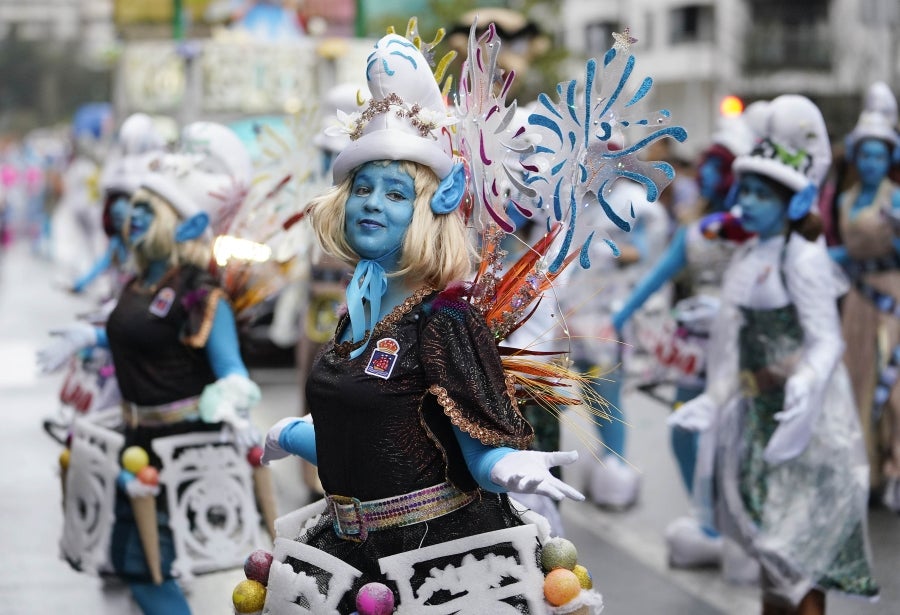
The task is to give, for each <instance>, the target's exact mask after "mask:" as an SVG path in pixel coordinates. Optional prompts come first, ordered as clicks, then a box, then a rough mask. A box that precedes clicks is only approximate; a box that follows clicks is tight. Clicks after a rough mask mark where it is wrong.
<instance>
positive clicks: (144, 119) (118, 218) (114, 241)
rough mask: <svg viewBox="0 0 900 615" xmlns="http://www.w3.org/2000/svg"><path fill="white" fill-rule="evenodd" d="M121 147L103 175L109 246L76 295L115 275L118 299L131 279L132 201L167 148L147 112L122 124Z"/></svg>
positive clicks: (75, 286) (81, 281)
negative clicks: (128, 264)
mask: <svg viewBox="0 0 900 615" xmlns="http://www.w3.org/2000/svg"><path fill="white" fill-rule="evenodd" d="M117 145H118V151H115V152H112V153H111V154H110V156H109V157H108V160H107V163H106V164H105V165H104V168H103V171H102V172H101V175H100V183H101V186H102V189H103V196H104V204H103V231H104V232H105V233H106V236H107V237H108V238H109V244H108V245H107V248H106V252H104V253H103V255H102V256H101V257H100V258H99V259H98V260H97V261H96V262H95V263H94V264H93V266H92V267H91V269H90V270H89V271H87V272H86V273H85V274H84V275H82V276H81V277H79V278H78V279H77V280H76V281H75V282H74V283H73V284H72V291H73V292H75V293H81V292H84V291H85V290H86V289H87V288H88V287H89V286H90V285H91V284H93V283H94V282H95V281H96V280H97V279H98V278H99V277H100V276H101V275H103V274H104V273H107V272H113V275H114V276H115V275H117V276H118V278H119V279H114V280H113V284H112V293H111V295H112V296H113V297H115V296H117V295H118V294H119V291H121V289H122V284H123V283H124V282H125V279H124V278H125V277H127V269H126V266H125V264H126V261H127V259H128V247H127V246H126V245H125V237H126V235H127V229H126V228H125V227H124V224H125V222H126V220H127V217H128V214H129V210H130V204H129V201H130V199H131V195H132V194H134V191H135V190H137V187H138V183H139V181H140V177H141V175H142V174H143V173H145V172H146V169H147V165H148V164H149V162H150V160H151V158H153V157H155V156H156V155H158V154H159V153H160V152H162V150H163V148H164V147H165V143H164V141H163V138H162V136H161V135H160V134H159V132H158V131H157V130H156V128H155V127H154V125H153V120H152V118H150V116H148V115H146V114H144V113H135V114H133V115H131V116H129V117H128V118H127V119H126V120H125V121H124V122H123V123H122V127H121V128H120V129H119V135H118V137H117Z"/></svg>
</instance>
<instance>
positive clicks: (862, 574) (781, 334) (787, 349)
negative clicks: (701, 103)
mask: <svg viewBox="0 0 900 615" xmlns="http://www.w3.org/2000/svg"><path fill="white" fill-rule="evenodd" d="M767 114H768V115H767V118H766V122H765V129H764V133H763V135H762V137H763V138H762V140H761V141H760V142H759V143H758V144H757V146H756V147H755V148H754V149H753V151H752V152H750V153H749V154H747V155H744V156H739V157H738V158H737V159H736V160H735V162H734V165H733V169H734V172H735V174H736V176H737V182H738V184H737V185H738V188H737V202H738V205H739V206H740V208H741V217H740V220H741V224H742V226H743V228H744V229H745V230H746V231H747V232H749V233H753V234H755V235H756V237H754V238H752V239H749V240H748V241H746V242H745V243H744V244H743V245H742V246H741V248H739V249H738V251H737V252H736V253H735V256H734V258H733V259H732V261H731V264H730V265H729V266H728V269H727V270H726V271H725V275H724V278H723V287H722V292H721V307H720V310H719V313H718V315H717V317H716V320H715V322H714V324H713V328H712V334H711V339H710V347H709V361H708V367H707V379H706V388H705V390H704V392H703V393H702V394H701V395H699V396H698V397H696V398H694V399H693V400H691V401H689V402H687V403H685V404H684V405H682V406H681V407H680V408H679V409H678V410H676V411H675V413H674V414H672V416H671V417H670V419H669V422H670V424H672V425H677V426H680V427H682V428H684V429H690V430H711V432H710V433H712V434H714V438H715V446H714V447H713V453H714V456H713V460H711V461H710V462H709V463H707V464H705V467H704V469H705V470H706V471H705V472H702V473H701V472H700V470H699V465H700V464H698V476H697V477H696V478H695V481H711V480H715V494H716V499H715V502H714V504H715V510H714V511H713V513H714V516H715V520H716V524H717V527H718V529H719V530H720V531H721V532H722V533H723V535H724V536H726V537H728V538H730V539H732V540H735V541H736V542H738V543H739V544H740V545H741V546H742V547H743V548H744V550H745V551H746V552H747V553H749V554H750V555H751V556H752V557H754V558H755V559H756V560H757V561H758V562H759V564H760V584H761V588H762V605H763V608H762V613H763V614H764V615H770V614H772V615H774V614H785V613H803V614H813V613H824V612H825V593H826V592H827V591H831V590H834V591H839V592H843V593H847V594H853V595H858V596H863V597H867V598H872V597H874V596H876V595H877V594H878V586H877V584H876V583H875V581H874V580H873V578H872V572H871V563H870V560H869V558H870V550H869V545H868V538H867V533H866V515H867V485H866V477H867V475H868V472H867V464H866V459H865V452H864V448H863V441H862V435H861V433H860V429H859V421H858V418H857V416H856V411H855V408H854V402H853V395H852V392H851V388H850V381H849V379H848V377H847V370H846V368H845V367H844V365H843V364H842V362H841V359H842V355H843V351H844V342H843V340H842V339H841V335H840V324H839V318H838V312H837V298H838V297H839V296H840V295H841V294H842V293H844V292H845V291H846V280H845V278H844V277H843V275H842V274H841V272H840V271H839V270H838V269H837V267H836V266H835V265H834V264H833V263H832V261H831V260H830V259H829V257H828V254H827V251H826V249H825V244H824V241H823V239H822V238H821V221H820V220H819V219H818V216H817V215H816V213H815V211H814V204H815V202H816V193H817V190H818V187H819V185H820V184H821V182H822V180H823V178H824V176H825V173H826V172H827V170H828V167H829V165H830V163H831V148H830V144H829V142H828V135H827V132H826V129H825V122H824V120H823V119H822V115H821V112H820V111H819V109H818V108H817V107H816V106H815V105H814V104H813V103H812V102H811V101H810V100H809V99H807V98H804V97H802V96H797V95H783V96H779V97H777V98H775V99H774V100H772V101H771V103H770V104H769V109H768V111H767ZM701 452H702V451H701ZM713 468H714V472H713Z"/></svg>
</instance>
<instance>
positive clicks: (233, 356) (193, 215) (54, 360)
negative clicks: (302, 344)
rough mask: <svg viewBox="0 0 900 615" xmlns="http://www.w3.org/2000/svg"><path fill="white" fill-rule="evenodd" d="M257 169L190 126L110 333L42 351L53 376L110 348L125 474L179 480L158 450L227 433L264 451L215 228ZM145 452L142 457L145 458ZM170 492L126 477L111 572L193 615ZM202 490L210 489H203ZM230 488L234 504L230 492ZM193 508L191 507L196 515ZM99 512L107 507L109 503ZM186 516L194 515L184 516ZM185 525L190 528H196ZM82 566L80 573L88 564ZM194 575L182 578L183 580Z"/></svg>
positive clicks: (169, 162)
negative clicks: (143, 510)
mask: <svg viewBox="0 0 900 615" xmlns="http://www.w3.org/2000/svg"><path fill="white" fill-rule="evenodd" d="M249 170H250V160H249V156H248V154H247V152H246V151H245V150H244V149H243V145H242V144H241V142H240V140H239V138H238V137H237V135H235V134H234V133H233V132H231V131H230V130H229V129H228V128H226V127H225V126H222V125H220V124H214V123H209V122H197V123H194V124H191V125H189V126H187V127H186V128H185V129H184V132H183V135H182V139H181V144H180V151H179V152H178V153H175V154H165V155H160V156H159V157H158V158H154V159H153V160H152V161H151V162H150V164H149V166H148V167H147V168H146V169H145V172H144V173H143V174H142V175H141V177H140V180H139V182H138V188H137V190H136V191H135V192H134V194H133V195H132V198H131V202H130V211H129V212H128V214H127V215H126V217H125V220H124V223H123V224H124V228H125V229H126V231H125V238H126V242H127V245H128V247H129V249H130V250H131V253H132V256H133V258H134V263H135V268H136V275H135V276H134V277H133V278H132V279H131V280H130V281H129V282H128V283H127V284H126V285H125V287H124V288H123V290H122V292H121V294H120V296H119V297H118V301H117V302H116V306H115V308H114V309H113V311H112V312H111V314H110V315H109V319H108V321H107V322H106V325H105V326H104V327H95V326H91V325H88V324H86V323H78V324H75V325H70V326H68V327H64V328H61V329H57V330H54V331H52V332H51V333H52V334H53V335H55V336H57V337H58V341H57V342H56V343H54V344H52V345H50V346H48V347H46V348H44V349H42V350H41V351H40V352H39V354H38V362H39V365H40V367H41V368H42V369H43V370H44V371H45V372H50V371H54V370H55V369H58V368H59V367H60V366H61V365H63V364H64V363H65V362H66V361H67V360H68V358H69V357H70V356H71V355H72V354H73V353H75V352H78V351H79V350H81V349H84V348H88V347H91V346H102V347H107V348H109V350H110V352H111V355H112V360H113V365H114V367H115V375H116V380H117V382H118V385H119V390H120V392H121V395H122V400H123V403H122V418H123V423H124V440H123V444H124V446H123V457H122V466H123V469H124V470H129V467H130V466H131V467H133V466H132V464H133V463H136V462H131V461H130V460H129V457H130V458H131V459H134V458H135V456H136V455H137V456H138V457H140V456H143V457H144V460H143V463H138V464H137V465H142V466H147V465H148V464H149V466H151V467H152V468H156V469H157V470H160V473H162V472H165V471H168V472H169V473H170V474H171V473H172V472H173V471H175V470H174V467H173V468H169V469H168V470H167V469H166V467H164V464H163V462H162V461H161V457H160V456H161V455H162V453H160V451H159V449H157V448H154V446H153V444H154V442H158V441H159V440H161V439H162V438H166V437H170V436H178V435H184V434H196V433H201V432H216V431H221V430H222V429H223V426H224V425H227V426H228V427H230V429H231V431H232V432H233V433H234V435H235V437H236V439H237V440H238V441H239V442H241V443H242V444H243V446H245V447H247V446H250V445H252V444H254V443H257V439H258V434H257V433H256V432H255V430H254V429H253V427H252V425H251V424H250V422H249V417H248V413H249V410H250V408H251V407H252V406H254V405H255V404H256V403H257V402H258V401H259V399H260V391H259V388H258V387H257V385H256V384H255V383H254V382H253V381H251V380H250V379H249V377H248V372H247V368H246V367H245V365H244V363H243V360H242V359H241V355H240V348H239V344H238V337H237V331H236V327H235V320H234V314H233V311H232V308H231V306H230V304H229V302H228V300H227V297H226V296H225V294H224V292H223V290H222V289H221V288H220V286H219V284H218V282H217V281H216V279H215V278H214V277H213V276H212V275H211V274H210V273H209V271H208V268H209V263H210V258H211V239H212V237H213V233H212V231H211V230H210V227H213V228H215V227H216V223H217V222H218V221H219V220H221V218H222V217H223V216H224V215H226V214H227V213H228V212H229V210H230V209H231V208H232V207H235V206H237V205H239V204H240V200H241V199H242V198H243V196H244V194H245V192H244V189H245V188H243V189H238V190H237V191H235V187H236V186H241V185H243V184H244V182H246V181H248V180H249ZM223 436H224V434H223ZM223 442H224V439H223ZM183 444H185V445H186V444H187V443H186V442H185V443H183ZM135 447H139V449H142V450H143V453H135V452H134V451H136V450H138V449H136V448H135ZM204 459H205V461H204V462H203V463H202V464H200V465H199V467H198V466H195V467H194V476H193V480H194V481H198V480H199V479H200V478H202V476H203V475H204V472H207V471H208V468H210V467H211V468H213V470H212V471H213V472H215V471H216V467H217V466H216V456H215V455H213V454H210V453H209V452H207V456H206V457H204ZM81 463H87V464H90V463H92V461H91V460H90V459H87V460H85V461H84V462H82V460H81V459H79V457H78V454H77V453H75V452H73V453H72V455H71V462H70V465H69V468H68V472H69V475H70V476H71V475H72V474H74V473H77V471H79V468H78V467H76V466H78V464H81ZM93 463H95V464H96V463H97V460H96V459H95V460H94V461H93ZM219 469H221V468H219ZM131 471H132V472H136V470H131ZM153 474H156V473H153ZM123 477H124V478H123ZM139 478H140V477H139ZM226 482H227V481H226ZM69 484H72V485H77V484H80V483H77V482H72V481H70V483H69ZM167 484H169V483H167ZM161 486H162V485H161V484H160V485H158V484H156V483H155V482H154V481H153V480H147V481H145V480H144V479H141V480H137V479H135V476H133V475H132V476H130V479H129V478H128V475H127V474H126V475H120V477H119V480H118V488H117V489H116V490H115V498H116V501H115V505H114V511H115V518H114V523H113V525H112V529H111V531H112V537H111V539H108V544H109V560H110V562H109V563H110V564H111V567H112V571H113V572H114V573H115V574H117V575H118V576H120V577H122V578H123V579H124V580H125V581H126V582H127V583H128V584H129V586H130V588H131V590H132V594H133V597H134V599H135V601H136V602H137V603H138V605H139V606H140V608H141V611H142V612H143V613H145V614H147V615H163V614H165V615H188V614H189V613H190V608H189V605H188V602H187V600H186V598H185V596H184V594H183V593H182V591H181V588H180V587H179V585H178V584H177V582H176V577H177V576H178V574H179V573H178V572H176V571H175V569H174V564H173V561H174V560H175V559H176V558H177V557H182V556H183V554H178V553H177V552H176V546H175V544H176V543H177V540H176V539H175V538H173V535H174V529H173V528H174V527H175V523H176V519H175V516H176V515H177V514H178V513H177V512H173V511H174V510H175V508H176V507H174V506H169V501H175V500H178V499H179V498H181V496H182V494H181V493H176V492H175V491H176V490H174V489H171V488H168V489H166V488H161ZM196 487H200V488H201V489H203V488H204V487H202V486H200V483H199V482H198V483H196V485H195V488H196ZM220 488H221V485H220ZM225 491H228V492H229V497H232V498H233V497H234V493H233V492H232V491H231V490H229V489H226V490H225ZM80 497H85V498H88V499H89V497H90V496H80ZM141 498H150V499H151V500H153V499H155V502H156V507H155V523H153V520H152V518H151V525H155V526H156V527H155V528H154V529H155V531H153V530H151V531H150V533H149V534H148V532H147V530H148V528H147V526H146V524H145V523H143V522H142V519H141V518H140V516H139V513H138V508H137V504H136V503H135V502H136V501H140V500H141ZM207 499H209V496H207ZM72 501H74V500H73V498H71V497H69V498H68V499H67V500H66V503H67V504H66V511H65V512H66V517H67V519H68V518H70V517H77V515H78V514H79V511H78V510H73V508H77V507H73V506H72V505H71V504H70V502H72ZM78 501H81V500H78ZM190 508H191V505H190V504H188V505H187V506H186V507H185V509H186V510H190ZM98 509H99V510H101V511H102V510H103V507H102V506H99V504H98ZM194 510H197V509H194ZM223 513H224V514H226V516H227V515H228V514H232V513H231V511H227V512H225V509H224V508H222V509H221V510H220V511H219V514H223ZM180 514H181V515H187V514H189V513H188V512H185V511H184V510H182V511H181V513H180ZM198 514H199V513H198ZM203 514H206V513H205V511H203ZM97 517H98V522H99V521H101V520H102V519H103V515H102V514H101V513H97ZM179 523H183V524H184V525H189V521H179ZM76 525H77V524H76ZM67 527H69V526H68V521H67ZM201 534H202V532H198V533H197V534H196V535H195V536H194V540H195V543H196V544H195V547H196V546H197V545H199V544H200V543H201V542H202V541H203V540H204V538H203V537H202V536H201ZM148 535H151V536H152V535H155V536H156V541H157V543H158V544H156V545H150V544H148V543H147V536H148ZM64 541H65V538H64ZM106 541H107V539H104V541H103V543H104V544H106V543H107V542H106ZM223 542H227V540H226V539H222V538H221V537H220V544H219V545H218V548H219V550H220V552H222V553H224V552H227V549H225V548H223V547H224V545H223V544H222V543H223ZM154 547H155V548H154ZM63 550H64V553H65V552H66V550H65V549H63ZM154 560H155V564H154V563H152V562H153V561H154ZM70 561H71V560H70ZM72 563H73V565H74V566H75V567H76V568H77V567H79V566H78V562H72ZM210 569H215V563H212V564H210V563H209V562H207V570H210ZM186 572H188V571H187V570H185V569H184V568H182V569H181V574H185V573H186Z"/></svg>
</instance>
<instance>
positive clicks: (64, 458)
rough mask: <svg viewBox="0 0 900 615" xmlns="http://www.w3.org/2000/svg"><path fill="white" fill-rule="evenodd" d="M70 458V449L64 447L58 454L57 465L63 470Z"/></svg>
mask: <svg viewBox="0 0 900 615" xmlns="http://www.w3.org/2000/svg"><path fill="white" fill-rule="evenodd" d="M71 458H72V451H70V450H69V449H67V448H64V449H63V450H62V452H61V453H60V454H59V467H61V468H62V469H63V470H65V469H66V468H68V467H69V460H70V459H71Z"/></svg>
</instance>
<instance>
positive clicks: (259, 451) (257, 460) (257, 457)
mask: <svg viewBox="0 0 900 615" xmlns="http://www.w3.org/2000/svg"><path fill="white" fill-rule="evenodd" d="M262 456H263V447H261V446H251V447H250V448H249V449H248V450H247V463H249V464H250V465H251V466H253V467H254V468H258V467H259V466H261V465H262Z"/></svg>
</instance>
